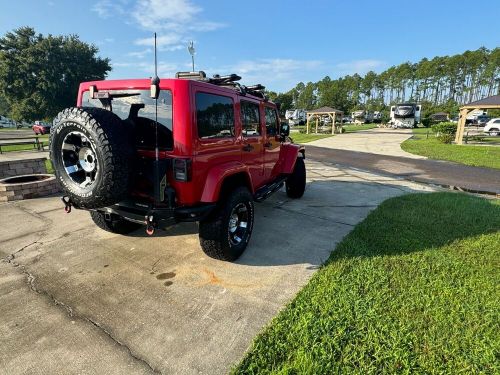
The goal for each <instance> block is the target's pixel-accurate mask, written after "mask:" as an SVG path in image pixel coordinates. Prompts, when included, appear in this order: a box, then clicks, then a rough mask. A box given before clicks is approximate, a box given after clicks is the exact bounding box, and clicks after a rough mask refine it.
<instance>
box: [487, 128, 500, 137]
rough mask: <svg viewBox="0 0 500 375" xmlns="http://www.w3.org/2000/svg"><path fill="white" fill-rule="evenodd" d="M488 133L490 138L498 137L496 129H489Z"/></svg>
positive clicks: (499, 131) (499, 132) (499, 133)
mask: <svg viewBox="0 0 500 375" xmlns="http://www.w3.org/2000/svg"><path fill="white" fill-rule="evenodd" d="M489 133H490V135H491V136H492V137H496V136H498V135H500V130H498V129H491V130H490V132H489Z"/></svg>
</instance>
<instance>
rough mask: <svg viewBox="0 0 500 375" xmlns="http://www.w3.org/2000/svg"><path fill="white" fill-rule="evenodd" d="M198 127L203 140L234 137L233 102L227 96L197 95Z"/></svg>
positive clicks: (199, 135) (200, 93)
mask: <svg viewBox="0 0 500 375" xmlns="http://www.w3.org/2000/svg"><path fill="white" fill-rule="evenodd" d="M196 125H197V127H198V137H199V138H201V139H211V138H231V137H234V106H233V100H232V99H231V98H228V97H227V96H220V95H214V94H206V93H202V92H199V93H196Z"/></svg>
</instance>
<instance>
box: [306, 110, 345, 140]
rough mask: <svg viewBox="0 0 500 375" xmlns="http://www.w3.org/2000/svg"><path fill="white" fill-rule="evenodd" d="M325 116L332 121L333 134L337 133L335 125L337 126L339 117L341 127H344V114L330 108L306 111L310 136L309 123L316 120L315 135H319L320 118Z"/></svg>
mask: <svg viewBox="0 0 500 375" xmlns="http://www.w3.org/2000/svg"><path fill="white" fill-rule="evenodd" d="M323 116H328V117H329V118H330V119H331V120H332V134H334V133H335V125H336V123H335V120H336V119H337V117H340V126H342V117H343V116H344V112H342V111H339V110H338V109H333V108H330V107H321V108H318V109H313V110H311V111H306V118H307V122H306V129H307V134H309V123H310V122H311V120H312V119H316V129H315V133H318V123H319V120H320V118H321V117H323Z"/></svg>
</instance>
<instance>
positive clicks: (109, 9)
mask: <svg viewBox="0 0 500 375" xmlns="http://www.w3.org/2000/svg"><path fill="white" fill-rule="evenodd" d="M128 4H129V0H98V1H97V2H96V3H95V4H94V6H93V7H92V8H91V10H92V11H93V12H96V13H97V15H98V16H99V17H101V18H105V19H106V18H109V17H111V16H115V15H120V16H123V15H124V14H125V9H126V6H127V5H128Z"/></svg>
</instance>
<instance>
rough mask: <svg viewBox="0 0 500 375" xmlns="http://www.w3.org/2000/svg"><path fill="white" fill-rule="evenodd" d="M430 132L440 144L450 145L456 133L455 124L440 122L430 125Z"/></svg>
mask: <svg viewBox="0 0 500 375" xmlns="http://www.w3.org/2000/svg"><path fill="white" fill-rule="evenodd" d="M432 131H433V132H434V133H436V138H437V139H438V141H439V142H441V143H451V142H452V141H453V139H454V138H455V133H456V132H457V124H456V123H454V122H440V123H439V124H435V125H432Z"/></svg>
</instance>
